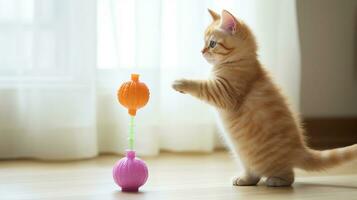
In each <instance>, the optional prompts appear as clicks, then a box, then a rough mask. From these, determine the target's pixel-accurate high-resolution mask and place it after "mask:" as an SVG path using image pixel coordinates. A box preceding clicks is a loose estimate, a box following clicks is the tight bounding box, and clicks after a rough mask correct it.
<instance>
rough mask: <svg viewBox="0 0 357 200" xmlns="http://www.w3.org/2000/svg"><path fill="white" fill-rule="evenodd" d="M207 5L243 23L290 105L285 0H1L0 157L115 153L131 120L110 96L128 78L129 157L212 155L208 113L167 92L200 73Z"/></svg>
mask: <svg viewBox="0 0 357 200" xmlns="http://www.w3.org/2000/svg"><path fill="white" fill-rule="evenodd" d="M207 8H211V9H214V10H217V11H220V10H221V9H223V8H226V9H228V10H230V11H231V12H232V13H234V14H236V15H237V16H238V17H239V18H242V19H243V20H245V21H246V22H247V23H248V24H249V25H250V26H251V27H252V29H253V31H254V32H255V33H256V36H257V40H258V42H259V46H260V51H259V55H260V58H261V60H262V62H263V63H264V64H265V65H266V66H267V67H268V68H269V69H270V70H271V71H272V74H273V76H274V77H275V78H276V80H277V81H278V82H279V83H280V84H281V85H282V87H283V89H284V90H285V91H287V94H288V96H289V97H291V100H292V104H293V105H294V106H295V108H298V99H299V96H298V92H299V87H298V86H299V65H300V63H299V59H300V57H299V45H298V35H297V22H296V12H295V1H294V0H287V1H286V0H267V1H262V0H254V1H248V0H239V1H233V0H221V1H213V0H201V1H191V0H153V1H146V0H134V1H133V0H98V1H95V0H90V1H87V0H86V1H85V0H76V1H70V0H63V1H55V0H47V1H40V0H32V1H25V0H17V1H10V0H0V42H2V43H3V44H5V45H2V46H0V102H1V103H0V158H16V157H33V158H40V159H77V158H87V157H93V156H96V155H98V154H99V153H101V152H103V153H123V152H124V150H125V148H126V147H127V146H126V145H127V131H128V123H129V121H128V120H129V117H128V115H127V111H126V110H125V109H124V108H122V107H121V106H120V105H119V104H118V102H117V100H116V89H117V87H118V86H119V85H120V84H121V83H122V82H123V81H126V80H128V79H129V77H130V73H133V72H135V73H140V74H141V77H140V79H141V80H143V81H144V82H145V83H147V85H148V86H149V88H150V91H151V94H150V101H149V103H148V105H147V106H146V107H144V108H143V109H141V110H139V112H138V115H137V117H136V126H135V129H136V144H135V148H136V150H137V151H138V153H139V154H141V155H157V154H158V153H159V151H160V150H162V149H164V150H170V151H205V152H210V151H213V150H214V148H215V145H216V144H217V137H216V135H217V132H218V130H217V128H216V127H217V126H216V123H215V120H214V114H213V112H212V110H213V109H212V108H211V107H209V106H208V105H206V104H203V103H202V102H199V101H197V100H196V99H194V98H191V97H188V96H187V95H182V94H179V93H176V92H174V91H173V90H172V89H171V82H172V81H173V80H175V79H176V78H182V77H192V78H201V77H206V75H207V73H208V72H209V70H210V66H209V65H208V64H207V63H206V62H205V61H204V59H203V58H202V56H201V55H200V49H201V48H202V45H203V31H204V29H205V27H206V26H207V25H208V24H209V22H210V20H211V19H210V17H209V15H208V13H207V10H206V9H207ZM18 9H22V12H18ZM1 13H2V14H1Z"/></svg>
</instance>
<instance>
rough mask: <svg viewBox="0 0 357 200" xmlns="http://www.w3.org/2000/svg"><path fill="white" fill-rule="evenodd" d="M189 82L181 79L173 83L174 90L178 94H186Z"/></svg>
mask: <svg viewBox="0 0 357 200" xmlns="http://www.w3.org/2000/svg"><path fill="white" fill-rule="evenodd" d="M188 85H189V82H188V81H187V80H186V79H179V80H176V81H174V82H173V83H172V88H173V89H174V90H176V91H178V92H181V93H185V91H186V89H187V88H188Z"/></svg>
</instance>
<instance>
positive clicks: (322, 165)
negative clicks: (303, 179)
mask: <svg viewBox="0 0 357 200" xmlns="http://www.w3.org/2000/svg"><path fill="white" fill-rule="evenodd" d="M354 159H357V144H354V145H351V146H347V147H342V148H336V149H330V150H323V151H317V150H313V149H309V148H306V150H305V151H304V153H303V155H302V156H301V159H299V161H298V163H297V164H296V167H298V168H301V169H304V170H308V171H319V170H324V169H328V168H331V167H335V166H338V165H340V164H342V163H345V162H348V161H351V160H354Z"/></svg>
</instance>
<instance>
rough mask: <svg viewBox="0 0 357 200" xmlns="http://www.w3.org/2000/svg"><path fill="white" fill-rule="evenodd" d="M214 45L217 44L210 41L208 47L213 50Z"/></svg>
mask: <svg viewBox="0 0 357 200" xmlns="http://www.w3.org/2000/svg"><path fill="white" fill-rule="evenodd" d="M216 44H217V42H216V41H213V40H211V41H210V42H209V47H210V48H214V47H215V46H216Z"/></svg>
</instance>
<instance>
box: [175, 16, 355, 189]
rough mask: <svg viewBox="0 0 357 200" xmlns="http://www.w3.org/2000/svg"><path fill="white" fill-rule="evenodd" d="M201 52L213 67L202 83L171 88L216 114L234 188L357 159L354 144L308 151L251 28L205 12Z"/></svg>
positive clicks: (275, 182) (286, 182) (281, 182)
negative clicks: (232, 161)
mask: <svg viewBox="0 0 357 200" xmlns="http://www.w3.org/2000/svg"><path fill="white" fill-rule="evenodd" d="M209 12H210V14H211V16H212V18H213V22H212V23H211V24H210V25H209V26H208V28H207V30H206V32H205V47H204V48H203V50H202V54H203V56H204V57H205V59H206V60H207V61H208V62H209V63H211V64H213V69H212V76H211V77H210V78H209V79H207V80H186V79H182V80H177V81H175V82H174V83H173V88H174V89H175V90H177V91H179V92H182V93H187V94H190V95H192V96H194V97H197V98H199V99H201V100H202V101H205V102H207V103H209V104H211V105H213V106H215V107H216V108H217V110H218V113H219V115H220V118H221V120H222V123H223V126H224V128H225V131H226V132H227V133H226V134H227V135H226V138H228V140H229V142H230V143H232V144H233V147H234V149H232V150H233V152H237V153H238V154H239V156H240V158H241V161H242V163H243V166H244V169H245V170H244V173H243V174H242V175H241V176H239V177H238V178H235V179H234V180H233V184H234V185H239V186H243V185H256V184H257V183H258V182H259V180H260V179H261V177H266V178H267V179H266V184H267V185H268V186H290V185H291V184H292V183H293V182H294V172H293V168H295V167H297V168H302V169H305V170H322V169H325V168H329V167H333V166H336V165H338V164H340V163H343V162H345V161H349V160H352V159H354V158H356V157H357V145H356V144H355V145H352V146H349V147H344V148H338V149H332V150H325V151H316V150H312V149H310V148H308V147H307V145H306V142H305V137H304V131H303V129H302V128H301V123H300V121H299V118H298V117H297V116H296V115H295V114H294V113H293V112H292V111H291V110H290V108H289V105H288V104H287V102H286V100H285V98H284V96H283V95H282V94H281V92H280V91H279V89H278V88H277V87H276V85H275V84H274V83H273V81H272V80H271V78H270V77H269V75H268V73H267V72H266V71H265V69H264V68H263V67H262V66H261V64H260V63H259V61H258V59H257V53H256V51H257V45H256V42H255V39H254V36H253V34H252V32H251V31H250V29H249V28H248V27H247V25H245V24H244V23H243V22H241V21H239V20H237V19H236V18H235V17H234V16H233V15H232V14H230V13H229V12H228V11H226V10H223V11H222V14H221V16H220V15H219V14H217V13H215V12H213V11H211V10H209Z"/></svg>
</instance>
